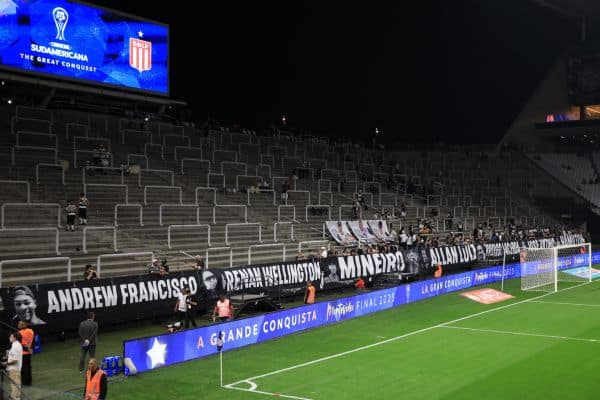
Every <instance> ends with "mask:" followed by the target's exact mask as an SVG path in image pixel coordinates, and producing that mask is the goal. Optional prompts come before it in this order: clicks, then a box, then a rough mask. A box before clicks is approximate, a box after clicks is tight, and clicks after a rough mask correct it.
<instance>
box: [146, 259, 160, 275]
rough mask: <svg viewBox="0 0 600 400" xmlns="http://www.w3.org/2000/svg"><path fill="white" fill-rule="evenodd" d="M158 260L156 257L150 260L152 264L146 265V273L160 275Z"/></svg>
mask: <svg viewBox="0 0 600 400" xmlns="http://www.w3.org/2000/svg"><path fill="white" fill-rule="evenodd" d="M160 267H161V265H160V260H159V259H158V258H155V259H153V260H152V264H150V267H148V273H149V274H150V275H159V276H160V275H162V274H161V272H160Z"/></svg>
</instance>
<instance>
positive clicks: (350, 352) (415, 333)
mask: <svg viewBox="0 0 600 400" xmlns="http://www.w3.org/2000/svg"><path fill="white" fill-rule="evenodd" d="M589 283H590V282H583V283H580V284H578V285H574V286H569V287H568V288H564V289H561V290H558V291H556V292H549V293H544V294H542V295H539V296H535V297H531V298H529V299H525V300H521V301H517V302H515V303H510V304H506V305H504V306H500V307H495V308H492V309H489V310H484V311H480V312H478V313H474V314H470V315H467V316H464V317H460V318H456V319H453V320H451V321H446V322H442V323H440V324H437V325H432V326H428V327H426V328H422V329H418V330H416V331H411V332H408V333H405V334H403V335H399V336H395V337H392V338H389V339H385V340H381V341H379V342H375V343H371V344H368V345H365V346H361V347H356V348H354V349H350V350H346V351H343V352H341V353H336V354H331V355H329V356H325V357H321V358H317V359H315V360H311V361H307V362H304V363H301V364H296V365H292V366H290V367H287V368H282V369H278V370H276V371H271V372H267V373H264V374H261V375H256V376H253V377H250V378H246V379H242V380H239V381H237V382H233V383H230V384H228V385H224V386H223V387H224V388H226V389H234V390H243V391H247V392H254V393H261V392H260V391H257V390H251V389H247V388H239V387H237V385H239V384H241V383H248V384H250V385H252V384H254V385H256V384H255V383H254V381H255V380H257V379H261V378H266V377H267V376H272V375H277V374H280V373H283V372H287V371H292V370H295V369H298V368H302V367H306V366H309V365H313V364H317V363H320V362H323V361H327V360H332V359H334V358H338V357H343V356H345V355H348V354H352V353H356V352H358V351H362V350H367V349H370V348H373V347H377V346H381V345H383V344H386V343H390V342H394V341H397V340H401V339H404V338H407V337H410V336H414V335H418V334H420V333H424V332H428V331H431V330H433V329H437V328H442V327H446V326H447V325H450V324H454V323H456V322H460V321H464V320H467V319H470V318H474V317H478V316H480V315H485V314H488V313H491V312H494V311H498V310H503V309H505V308H509V307H513V306H516V305H519V304H524V303H528V302H531V301H534V300H538V299H542V298H544V297H547V296H550V295H553V294H556V293H560V292H565V291H567V290H571V289H575V288H578V287H580V286H584V285H588V284H589ZM262 394H267V395H272V396H275V394H273V393H269V392H264V393H262ZM278 396H280V397H289V396H284V395H282V394H278ZM290 398H293V399H305V400H306V398H302V397H290ZM309 400H310V399H309Z"/></svg>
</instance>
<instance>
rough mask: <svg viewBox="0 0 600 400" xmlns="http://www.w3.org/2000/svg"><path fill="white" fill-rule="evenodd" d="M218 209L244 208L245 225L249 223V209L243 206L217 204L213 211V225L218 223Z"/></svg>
mask: <svg viewBox="0 0 600 400" xmlns="http://www.w3.org/2000/svg"><path fill="white" fill-rule="evenodd" d="M217 207H220V208H225V207H235V208H241V207H243V208H244V223H245V224H247V223H248V207H247V206H245V205H243V204H217V205H215V206H214V207H213V208H212V209H213V211H212V217H213V225H214V224H216V223H217V211H216V210H217Z"/></svg>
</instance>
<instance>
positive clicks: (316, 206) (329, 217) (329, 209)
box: [304, 204, 331, 222]
mask: <svg viewBox="0 0 600 400" xmlns="http://www.w3.org/2000/svg"><path fill="white" fill-rule="evenodd" d="M309 208H312V209H319V208H324V209H326V210H327V219H328V220H330V219H331V206H328V205H315V204H309V205H307V206H306V207H304V219H305V220H306V222H308V209H309Z"/></svg>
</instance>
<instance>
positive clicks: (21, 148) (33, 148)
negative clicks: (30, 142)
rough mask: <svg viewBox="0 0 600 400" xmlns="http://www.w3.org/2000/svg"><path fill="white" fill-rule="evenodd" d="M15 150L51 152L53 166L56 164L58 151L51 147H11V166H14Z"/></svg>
mask: <svg viewBox="0 0 600 400" xmlns="http://www.w3.org/2000/svg"><path fill="white" fill-rule="evenodd" d="M15 150H43V151H51V152H53V153H54V164H58V149H57V148H52V147H41V146H16V145H15V146H13V147H12V150H11V152H10V161H11V165H16V163H15Z"/></svg>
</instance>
